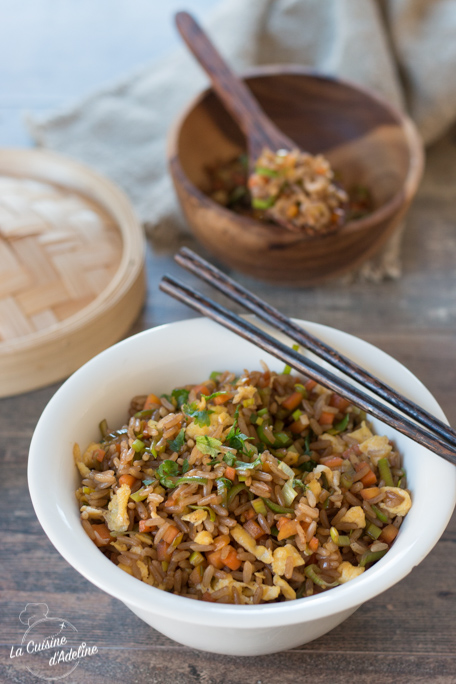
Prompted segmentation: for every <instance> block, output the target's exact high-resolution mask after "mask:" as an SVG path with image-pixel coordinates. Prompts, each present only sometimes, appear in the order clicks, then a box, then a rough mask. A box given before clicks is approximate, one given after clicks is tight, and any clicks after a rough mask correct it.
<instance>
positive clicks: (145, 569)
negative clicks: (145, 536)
mask: <svg viewBox="0 0 456 684" xmlns="http://www.w3.org/2000/svg"><path fill="white" fill-rule="evenodd" d="M136 565H137V566H138V568H139V571H140V572H141V579H142V581H143V582H144V581H145V580H146V579H147V578H148V576H149V568H148V567H147V565H146V564H145V563H143V561H141V560H137V561H136Z"/></svg>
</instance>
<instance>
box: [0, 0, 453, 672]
mask: <svg viewBox="0 0 456 684" xmlns="http://www.w3.org/2000/svg"><path fill="white" fill-rule="evenodd" d="M173 2H174V0H170V1H169V3H167V4H166V7H165V5H164V4H163V7H162V5H161V4H160V3H156V4H154V6H152V5H151V3H150V2H149V1H148V0H146V1H144V0H137V1H136V2H135V11H134V12H132V8H131V3H130V2H128V1H127V0H99V1H98V3H96V4H94V3H93V2H91V1H90V0H79V2H78V3H73V4H72V5H71V7H70V5H69V4H68V5H66V6H65V8H63V7H62V8H59V13H60V14H59V15H58V16H60V21H59V31H56V30H55V23H54V19H55V17H56V9H55V2H54V1H53V0H22V11H21V12H16V11H15V12H13V11H12V9H11V3H10V2H9V1H8V0H0V7H1V8H2V10H3V14H2V25H1V27H0V31H1V35H2V41H0V51H3V52H2V54H3V56H4V59H3V60H2V61H1V63H2V65H3V66H2V69H1V71H0V82H1V84H2V88H1V89H0V115H1V122H2V127H1V130H0V135H1V138H2V141H3V144H4V145H5V144H7V145H8V146H10V145H11V144H13V143H15V142H19V143H20V144H25V143H26V141H27V137H26V135H25V132H24V127H23V124H22V118H21V117H22V110H23V109H24V108H28V109H34V110H36V109H38V108H42V109H47V110H49V109H51V108H53V107H55V106H56V104H57V103H59V102H60V103H63V101H64V100H66V101H68V100H69V99H74V98H76V97H79V96H81V95H82V94H83V93H84V92H85V91H87V90H88V89H89V88H91V87H94V86H97V85H101V83H102V81H103V80H105V79H107V78H113V77H116V75H117V74H118V73H120V72H121V71H124V72H125V71H126V70H128V69H130V68H131V67H133V66H134V65H136V64H140V63H141V62H142V61H145V60H146V59H148V58H149V56H154V54H156V53H157V51H158V49H159V48H161V50H162V51H163V50H165V49H168V43H169V41H170V33H171V31H170V30H169V29H164V26H163V24H164V21H163V15H164V14H165V12H168V11H169V12H170V11H171V10H169V7H170V6H171V5H172V4H173ZM196 4H197V2H196V0H187V3H186V5H187V6H191V5H193V7H195V6H196ZM207 4H208V3H207V1H206V5H207ZM203 5H204V3H203V2H201V6H203ZM171 9H173V10H176V9H179V3H177V2H174V5H173V7H172V8H171ZM158 12H159V13H160V16H159V17H158V18H157V16H158V15H157V13H158ZM26 16H27V17H31V18H30V29H29V30H27V25H25V24H24V20H25V17H26ZM89 18H90V20H89ZM100 26H102V27H103V30H102V31H100ZM18 36H20V37H21V40H18ZM121 43H122V44H123V45H124V46H125V49H124V50H119V49H118V46H119V44H121ZM81 45H82V46H83V48H84V55H83V58H81V59H77V60H75V59H74V55H75V54H79V51H80V49H81ZM24 55H25V57H24ZM224 121H225V123H226V126H227V128H226V130H227V132H228V131H230V130H231V129H230V126H231V128H232V127H233V124H232V122H231V120H230V119H229V117H228V116H226V118H225V120H224ZM227 134H228V133H227ZM311 142H312V141H309V144H310V143H311ZM208 144H211V141H210V140H209V139H208ZM233 149H234V150H235V152H236V149H239V148H235V147H233ZM308 149H309V150H312V148H311V147H310V146H309V147H308ZM455 166H456V130H453V131H450V133H449V134H448V135H447V136H446V137H445V138H444V139H442V140H441V141H440V142H439V143H437V144H436V145H434V146H433V148H432V149H431V150H430V151H429V153H428V159H427V169H426V172H425V176H424V180H423V184H422V186H421V188H420V190H419V192H418V195H417V197H416V200H415V202H414V204H413V206H412V208H411V210H410V213H409V215H408V230H407V232H406V234H405V239H404V249H403V275H402V278H401V279H400V280H390V281H387V282H383V283H381V284H375V283H372V282H365V281H363V280H360V281H357V282H343V283H341V282H340V281H336V282H328V283H326V284H323V285H320V286H319V287H308V288H300V287H297V286H291V287H277V285H275V284H268V283H263V284H260V283H258V281H255V280H253V279H251V278H249V277H248V276H244V275H240V276H239V274H238V275H236V276H235V277H236V278H238V279H240V281H241V282H242V283H243V284H245V285H246V286H247V287H250V288H252V289H253V290H254V291H255V292H257V293H258V294H259V295H260V296H263V297H265V298H266V299H267V300H268V301H270V302H271V303H273V304H274V305H275V306H277V307H278V308H280V309H281V310H283V311H284V312H285V313H287V314H288V315H291V316H298V317H301V318H309V319H310V320H314V321H317V322H319V323H323V324H326V325H333V326H335V327H338V328H340V329H343V330H346V331H347V332H350V333H353V334H355V335H359V336H361V337H363V338H364V339H367V340H368V341H369V342H372V343H373V344H377V345H378V346H379V347H380V348H382V349H384V350H385V351H386V352H388V353H390V354H392V355H393V356H395V357H396V358H398V359H399V360H400V361H401V362H402V363H404V364H405V365H406V366H407V367H408V368H410V370H411V371H412V372H413V373H415V374H416V375H417V376H418V377H419V378H420V379H421V380H422V381H423V382H424V384H425V385H426V386H427V387H428V388H429V389H430V390H431V392H433V394H434V395H435V396H436V398H437V400H438V401H439V402H440V404H441V406H442V407H443V409H444V411H445V412H446V414H447V417H448V418H449V420H450V422H451V423H452V424H453V425H455V424H456V389H455V381H454V372H453V368H454V358H455V351H456V339H455V333H454V331H455V326H456V309H455V304H454V293H455V292H456V269H455V268H454V264H455V263H456V241H455V240H454V216H455V215H456V195H455V193H454V180H453V179H454V168H455ZM184 243H185V244H188V245H189V246H191V247H192V248H193V249H197V250H198V251H200V253H202V254H203V256H206V257H207V256H208V255H207V252H205V251H202V250H201V248H200V247H199V246H198V245H196V243H195V241H194V240H192V239H191V238H188V239H186V240H185V241H184ZM173 252H174V249H173V250H172V252H170V253H166V252H163V251H161V252H158V251H156V250H155V251H154V250H153V249H152V248H151V246H150V245H149V246H148V250H147V279H148V293H149V294H148V297H147V301H146V306H145V307H144V308H143V310H142V312H141V314H140V316H139V317H138V318H137V320H136V321H135V323H134V326H133V327H132V328H131V329H130V332H139V331H141V330H143V329H145V328H147V327H150V326H155V325H160V324H164V323H167V322H171V321H174V320H179V319H183V318H188V317H191V316H192V315H193V314H192V312H189V310H188V309H187V307H185V306H183V305H182V304H179V303H178V302H175V301H174V300H171V299H169V298H168V297H166V295H164V294H163V293H161V292H160V291H159V290H158V282H159V281H160V278H161V277H162V275H163V274H164V273H165V272H166V273H170V274H172V275H175V276H177V277H179V276H180V275H181V273H180V269H179V268H178V267H177V265H176V264H174V262H173V260H172V256H173ZM396 269H397V266H396V265H395V264H392V266H391V270H392V272H396ZM220 300H222V298H221V297H220ZM57 387H58V385H56V384H54V385H52V386H51V387H47V388H44V389H41V390H38V391H35V392H29V393H27V394H24V395H21V396H18V397H14V398H12V399H3V400H0V435H1V438H0V462H1V478H0V519H1V521H2V531H3V535H4V536H3V541H4V543H3V544H2V545H1V547H0V566H1V572H0V592H1V593H0V600H1V610H0V643H1V647H0V653H1V656H0V681H1V682H2V684H3V682H7V683H8V684H9V683H11V684H36V682H37V679H36V678H32V677H31V676H30V675H29V674H28V673H27V672H26V671H24V670H23V669H21V667H20V666H19V664H16V663H15V662H14V661H13V660H10V659H9V653H10V648H11V646H12V645H13V644H15V643H17V642H18V641H20V639H21V638H22V635H23V626H22V625H21V624H20V623H19V621H18V615H19V613H20V612H21V611H22V610H23V608H24V606H25V604H26V603H27V602H33V601H37V602H39V601H47V602H48V604H49V606H50V609H51V610H52V613H53V614H57V615H59V614H60V615H62V616H65V617H66V618H67V619H69V620H71V621H72V622H73V623H74V624H75V626H76V627H77V628H78V630H80V631H81V633H83V634H84V636H85V637H87V639H86V640H87V641H88V642H90V643H92V644H98V645H99V647H100V654H99V656H96V658H94V659H92V660H91V661H85V662H84V663H82V664H81V665H80V666H79V667H78V669H77V670H76V673H75V676H74V677H71V680H70V681H71V684H130V683H132V684H133V682H135V684H136V683H137V684H258V683H259V682H261V684H282V683H283V682H285V684H289V683H290V684H291V683H293V684H295V683H296V682H298V683H300V682H306V684H307V681H308V680H309V681H311V682H315V683H316V684H320V683H321V684H327V682H334V684H353V683H354V682H356V684H434V683H436V684H455V683H456V657H455V653H456V585H455V581H454V577H455V576H456V518H455V517H453V520H452V522H451V523H450V525H449V527H448V528H447V530H446V532H445V533H444V535H443V537H442V539H441V540H440V542H439V543H438V544H437V546H436V547H435V549H434V550H433V551H432V553H431V554H430V555H429V557H428V558H426V559H425V560H424V561H423V563H421V564H420V565H419V566H418V567H417V568H415V569H414V570H413V572H412V573H411V574H410V575H409V576H408V577H407V578H406V579H404V580H403V581H402V582H401V583H400V584H398V585H396V586H395V587H393V588H392V589H391V590H390V591H388V592H386V593H385V594H382V595H381V596H378V597H377V598H376V599H374V600H373V601H371V602H369V603H368V604H367V605H366V607H365V610H362V611H361V610H359V611H357V612H356V613H355V614H354V615H353V616H352V617H351V618H350V619H349V620H348V621H347V622H345V623H343V624H342V625H341V626H340V627H338V628H337V629H335V630H334V631H332V632H331V633H330V634H328V635H326V636H324V637H322V638H321V639H318V640H317V641H314V642H312V643H310V644H308V645H306V646H304V647H302V648H299V649H295V650H293V651H289V652H287V653H284V654H280V655H275V656H272V657H266V658H253V659H239V658H229V657H223V656H214V655H209V654H205V653H201V652H196V651H192V650H190V649H187V648H185V647H182V646H179V645H178V644H176V643H175V642H173V641H172V640H170V639H167V638H166V637H164V636H162V635H160V634H159V633H158V632H155V631H154V630H152V629H150V628H149V627H148V626H147V625H145V624H144V623H142V622H141V621H140V620H139V619H137V618H136V617H135V616H134V615H133V614H132V613H131V612H130V611H129V610H128V609H127V608H125V607H124V606H123V605H122V604H121V603H120V602H118V601H116V600H115V599H112V598H110V597H109V596H107V595H106V594H104V593H103V592H101V591H99V590H97V589H96V588H95V587H93V585H91V584H89V583H88V582H87V581H86V580H84V579H83V578H82V577H81V576H80V575H79V574H77V573H76V572H75V571H74V570H73V569H72V568H71V567H70V566H69V565H67V563H66V562H65V561H64V560H63V559H62V558H61V557H60V556H59V555H58V554H57V553H56V551H55V550H54V549H53V547H52V545H51V544H50V542H49V541H48V540H47V538H46V536H45V535H44V533H43V532H42V530H41V528H40V526H39V523H38V522H37V520H36V517H35V515H34V512H33V509H32V506H31V502H30V499H29V495H28V490H27V483H26V467H27V452H28V447H29V443H30V439H31V435H32V432H33V429H34V427H35V425H36V422H37V420H38V418H39V416H40V414H41V412H42V410H43V409H44V407H45V405H46V403H47V402H48V401H49V399H50V398H51V397H52V396H53V394H54V392H55V391H56V389H57ZM12 549H14V552H13V551H12ZM94 605H96V608H97V610H96V612H95V613H94V611H93V606H94ZM67 681H69V680H67Z"/></svg>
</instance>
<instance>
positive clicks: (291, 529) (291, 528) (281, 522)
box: [277, 517, 296, 541]
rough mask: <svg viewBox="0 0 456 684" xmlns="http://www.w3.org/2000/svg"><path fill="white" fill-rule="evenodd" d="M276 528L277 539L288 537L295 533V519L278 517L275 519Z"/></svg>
mask: <svg viewBox="0 0 456 684" xmlns="http://www.w3.org/2000/svg"><path fill="white" fill-rule="evenodd" d="M277 529H278V530H279V534H278V535H277V541H282V539H288V537H292V536H293V535H295V534H296V520H290V519H289V518H285V517H282V518H279V519H278V521H277Z"/></svg>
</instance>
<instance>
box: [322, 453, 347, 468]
mask: <svg viewBox="0 0 456 684" xmlns="http://www.w3.org/2000/svg"><path fill="white" fill-rule="evenodd" d="M343 462H344V459H343V458H341V457H340V456H325V457H324V458H320V463H322V464H323V465H325V466H328V468H338V467H339V466H341V465H342V463H343Z"/></svg>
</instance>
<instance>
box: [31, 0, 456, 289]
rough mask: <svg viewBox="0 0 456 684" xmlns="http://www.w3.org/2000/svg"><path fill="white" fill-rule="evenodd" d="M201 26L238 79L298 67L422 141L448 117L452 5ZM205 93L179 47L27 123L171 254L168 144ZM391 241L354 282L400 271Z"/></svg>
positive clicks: (388, 3) (396, 243)
mask: <svg viewBox="0 0 456 684" xmlns="http://www.w3.org/2000/svg"><path fill="white" fill-rule="evenodd" d="M184 4H185V3H184ZM203 24H204V25H205V26H206V28H207V30H208V31H209V33H210V35H211V36H212V37H213V39H214V41H215V43H216V44H217V45H218V46H219V47H220V50H221V51H222V53H223V54H224V56H225V57H226V58H227V59H228V60H229V61H230V63H231V64H232V65H233V67H234V68H235V69H236V70H238V71H242V70H243V69H246V68H248V67H251V66H252V65H256V64H271V63H296V64H300V65H304V66H309V67H313V68H315V69H317V70H318V71H320V72H322V73H324V74H331V75H336V76H341V77H344V78H347V79H351V80H353V81H356V82H358V83H360V84H362V85H365V86H368V87H370V88H372V89H373V90H375V91H376V92H377V93H379V94H380V95H383V96H384V97H385V98H387V99H388V100H389V101H390V102H391V103H393V104H394V105H396V106H398V107H401V108H407V110H408V111H409V113H410V114H411V116H412V118H413V119H414V120H415V122H416V124H417V126H418V128H419V130H420V132H421V134H422V136H423V138H424V140H425V142H426V143H430V142H432V141H433V140H435V139H436V138H437V137H439V136H440V135H441V134H442V133H443V132H444V131H445V130H446V129H447V128H448V127H449V126H450V125H451V124H452V122H453V121H454V120H455V119H456V78H455V75H456V0H383V2H382V1H381V0H378V1H377V0H222V2H220V4H218V5H216V6H215V8H214V10H213V11H212V13H211V15H210V16H209V17H208V20H207V21H204V20H203ZM206 85H207V79H206V76H205V75H204V74H203V72H202V70H201V68H200V67H199V66H198V65H197V64H196V63H195V61H194V59H193V57H192V56H191V55H190V54H189V53H188V52H187V50H186V49H185V48H183V47H182V48H179V49H177V50H176V51H175V52H174V53H173V54H171V55H170V56H167V57H166V58H164V59H162V60H160V61H159V62H157V63H155V64H152V65H149V66H147V67H146V68H144V69H142V70H141V71H140V72H139V73H135V74H133V75H132V76H130V77H129V78H127V79H125V80H123V81H122V82H120V83H118V84H116V85H113V86H111V87H108V88H106V89H104V90H102V91H100V92H97V93H95V94H93V95H92V96H90V97H88V98H87V99H86V100H84V101H83V102H81V103H80V104H78V105H76V106H75V107H73V108H71V109H69V110H67V111H64V112H62V113H61V114H59V115H57V116H54V117H52V118H49V119H47V120H44V121H41V122H38V121H35V120H32V121H30V122H29V126H30V129H31V131H32V135H33V136H34V138H35V140H36V142H37V143H38V144H39V145H43V146H46V147H49V148H52V149H54V150H57V151H59V152H62V153H65V154H68V155H71V156H73V157H76V158H78V159H80V160H81V161H83V162H86V163H88V164H90V165H91V166H93V167H94V168H96V169H97V170H98V171H100V172H101V173H104V174H106V175H107V176H109V177H110V178H112V179H113V180H114V181H116V182H117V183H118V184H119V185H120V186H121V187H123V188H124V190H125V191H126V193H127V194H128V195H129V197H130V199H131V200H132V201H133V204H134V206H135V208H136V210H137V212H138V214H139V216H140V218H141V219H142V221H143V222H144V224H145V226H146V230H147V231H148V234H149V235H150V236H151V238H152V241H153V244H154V245H155V246H156V247H157V248H158V247H160V248H163V247H164V248H171V249H172V248H174V247H175V244H176V236H178V235H179V234H181V233H182V232H184V231H187V230H188V228H187V226H186V225H185V221H184V219H183V216H182V214H181V212H180V209H179V207H178V205H177V201H176V198H175V194H174V191H173V188H172V183H171V180H170V177H169V174H168V172H167V168H166V152H165V150H166V137H167V133H168V129H169V126H170V124H171V122H172V121H173V120H174V119H175V117H176V116H177V115H178V114H179V112H180V111H181V110H182V108H183V107H184V106H185V105H186V104H187V103H188V101H189V100H190V99H191V98H192V97H193V96H194V95H195V94H196V93H197V92H198V91H200V90H201V89H202V88H204V87H205V86H206ZM401 232H402V229H398V231H397V233H396V234H395V235H394V236H393V238H392V240H391V241H390V242H389V244H388V245H387V246H386V247H385V248H384V249H383V251H382V253H381V254H379V255H378V256H377V257H376V259H374V260H373V261H371V262H369V263H368V264H365V265H364V267H363V268H362V269H361V274H362V275H363V276H364V277H366V278H368V279H371V280H380V279H381V278H383V277H397V276H398V275H399V274H400V239H401Z"/></svg>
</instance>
